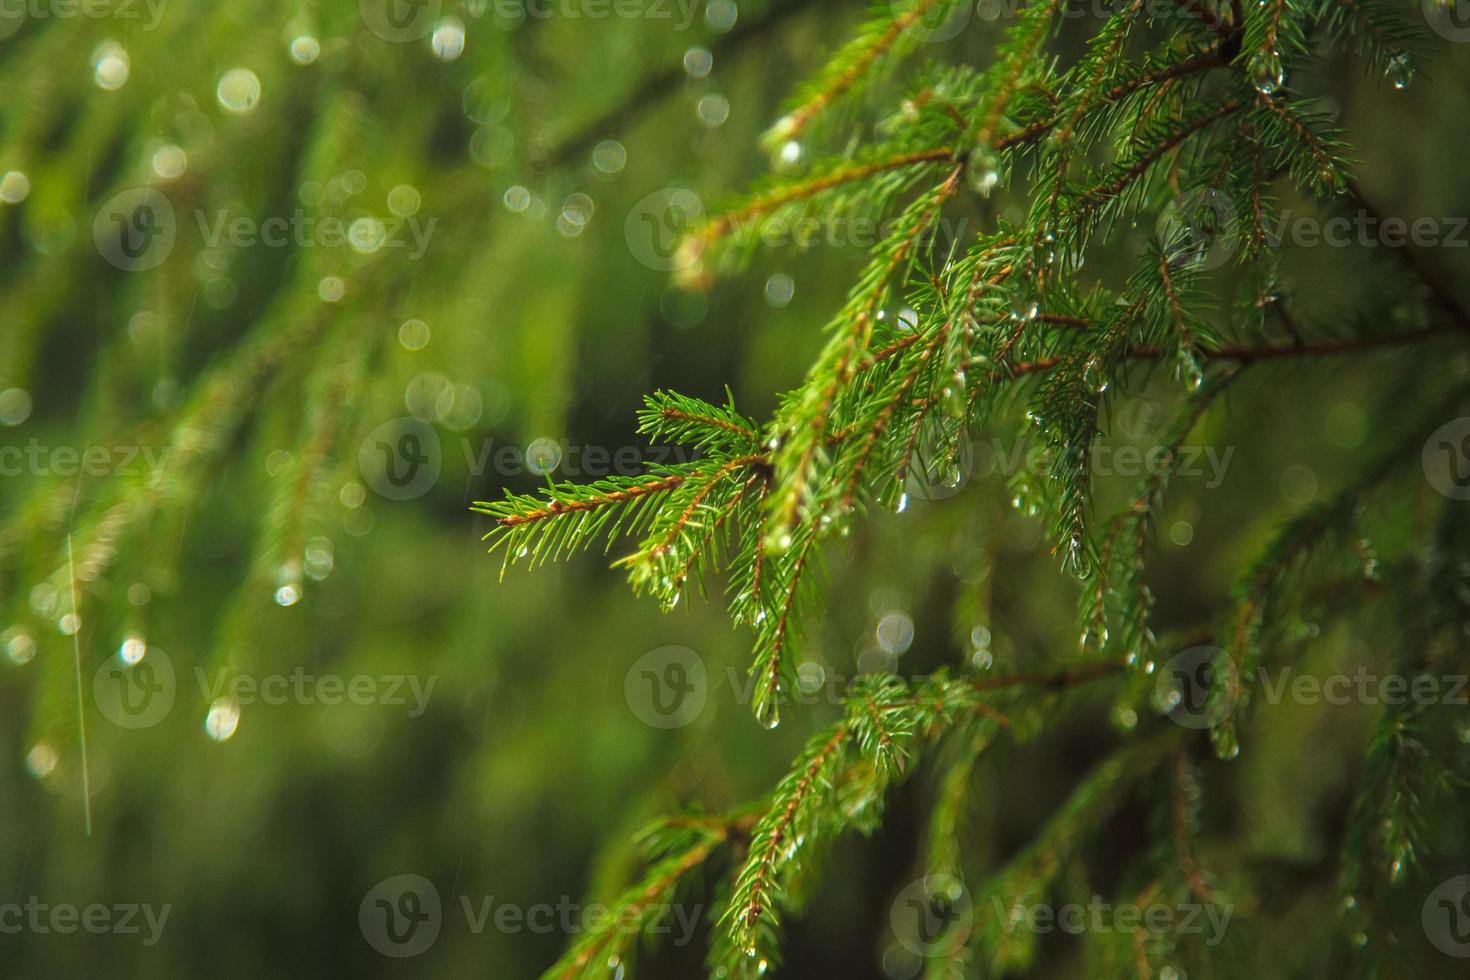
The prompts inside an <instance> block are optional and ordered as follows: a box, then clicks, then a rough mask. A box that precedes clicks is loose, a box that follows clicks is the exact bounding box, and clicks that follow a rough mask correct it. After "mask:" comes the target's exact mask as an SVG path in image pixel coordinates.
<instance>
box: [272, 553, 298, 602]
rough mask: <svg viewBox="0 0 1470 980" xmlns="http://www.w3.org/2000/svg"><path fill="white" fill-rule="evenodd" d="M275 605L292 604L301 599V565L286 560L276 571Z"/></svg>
mask: <svg viewBox="0 0 1470 980" xmlns="http://www.w3.org/2000/svg"><path fill="white" fill-rule="evenodd" d="M275 598H276V605H278V606H294V605H296V603H298V602H300V601H301V566H300V565H299V564H297V563H296V562H294V561H288V562H286V563H285V564H284V565H282V566H281V570H280V571H279V572H277V573H276V596H275Z"/></svg>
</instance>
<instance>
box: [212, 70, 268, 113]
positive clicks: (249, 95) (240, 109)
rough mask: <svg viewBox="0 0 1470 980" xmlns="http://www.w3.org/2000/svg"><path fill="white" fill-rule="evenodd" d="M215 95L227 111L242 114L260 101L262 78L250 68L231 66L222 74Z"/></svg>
mask: <svg viewBox="0 0 1470 980" xmlns="http://www.w3.org/2000/svg"><path fill="white" fill-rule="evenodd" d="M214 96H215V98H217V99H219V104H220V105H222V106H224V108H225V111H226V112H233V113H234V114H235V115H237V116H242V115H244V114H245V113H247V112H250V111H251V110H253V109H254V108H255V107H256V105H257V104H259V102H260V79H259V78H257V77H256V74H255V72H253V71H251V70H250V69H249V68H231V69H230V70H229V71H227V72H225V73H224V74H223V75H221V76H220V79H219V84H218V85H217V86H215V89H214Z"/></svg>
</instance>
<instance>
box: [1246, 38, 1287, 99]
mask: <svg viewBox="0 0 1470 980" xmlns="http://www.w3.org/2000/svg"><path fill="white" fill-rule="evenodd" d="M1250 77H1251V84H1252V85H1254V86H1255V88H1256V91H1257V92H1260V93H1261V94H1262V95H1274V94H1275V93H1276V91H1277V90H1278V89H1280V88H1281V86H1282V85H1284V84H1285V83H1286V71H1285V70H1284V69H1283V68H1282V67H1281V55H1280V54H1279V53H1277V52H1276V51H1275V49H1272V48H1267V49H1266V50H1265V51H1262V52H1259V53H1258V54H1257V55H1256V56H1255V57H1254V58H1252V59H1251V62H1250Z"/></svg>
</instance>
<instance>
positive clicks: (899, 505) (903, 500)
mask: <svg viewBox="0 0 1470 980" xmlns="http://www.w3.org/2000/svg"><path fill="white" fill-rule="evenodd" d="M908 509H909V495H908V494H907V493H900V494H899V495H898V499H897V500H895V501H894V502H893V512H894V513H895V514H902V513H903V512H904V511H906V510H908Z"/></svg>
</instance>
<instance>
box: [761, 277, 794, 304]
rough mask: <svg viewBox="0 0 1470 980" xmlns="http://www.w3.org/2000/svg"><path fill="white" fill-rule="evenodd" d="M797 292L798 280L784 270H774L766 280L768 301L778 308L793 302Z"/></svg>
mask: <svg viewBox="0 0 1470 980" xmlns="http://www.w3.org/2000/svg"><path fill="white" fill-rule="evenodd" d="M795 294H796V280H794V279H792V278H791V277H790V276H788V275H787V274H786V273H784V272H774V273H772V274H771V277H770V278H769V279H767V280H766V302H767V303H768V304H770V305H771V306H774V307H776V308H777V309H779V308H781V307H783V306H785V305H786V304H787V303H790V302H791V297H792V296H793V295H795Z"/></svg>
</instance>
